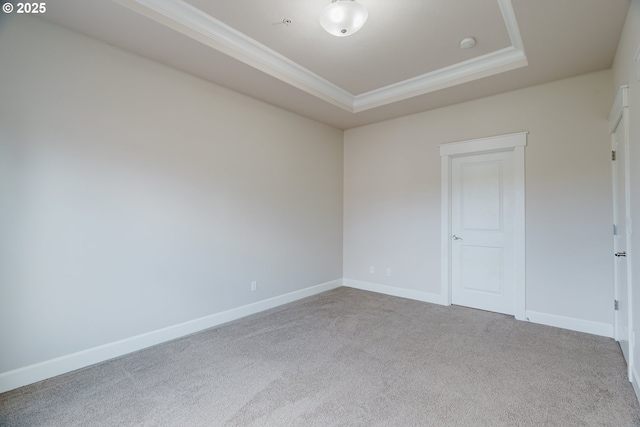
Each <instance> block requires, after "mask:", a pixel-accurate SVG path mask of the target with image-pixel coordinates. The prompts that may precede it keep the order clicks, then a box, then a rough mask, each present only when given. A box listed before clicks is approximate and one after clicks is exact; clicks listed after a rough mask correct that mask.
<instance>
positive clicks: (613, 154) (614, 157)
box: [611, 151, 616, 160]
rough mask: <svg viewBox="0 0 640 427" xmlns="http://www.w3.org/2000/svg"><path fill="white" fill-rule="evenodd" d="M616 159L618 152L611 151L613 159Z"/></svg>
mask: <svg viewBox="0 0 640 427" xmlns="http://www.w3.org/2000/svg"><path fill="white" fill-rule="evenodd" d="M615 159H616V152H615V151H612V152H611V160H615Z"/></svg>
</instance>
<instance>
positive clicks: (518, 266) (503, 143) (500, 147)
mask: <svg viewBox="0 0 640 427" xmlns="http://www.w3.org/2000/svg"><path fill="white" fill-rule="evenodd" d="M527 134H528V132H518V133H512V134H507V135H499V136H493V137H488V138H479V139H472V140H467V141H460V142H452V143H448V144H441V145H440V156H441V158H440V169H441V171H440V183H441V190H440V191H441V193H440V203H441V206H440V215H441V217H440V222H441V227H440V228H441V232H440V239H441V240H440V251H441V262H440V280H441V282H440V288H441V293H442V295H444V296H445V297H446V304H447V305H451V200H450V195H451V158H452V157H454V156H458V155H464V154H470V153H483V152H490V151H506V150H513V152H514V158H513V160H514V186H515V190H516V194H515V200H514V202H515V211H514V251H515V253H514V268H515V283H514V286H515V289H514V316H515V318H516V319H518V320H525V317H526V316H525V311H526V292H525V290H526V275H525V273H526V257H525V255H526V254H525V246H526V245H525V237H526V236H525V161H524V147H525V146H526V145H527Z"/></svg>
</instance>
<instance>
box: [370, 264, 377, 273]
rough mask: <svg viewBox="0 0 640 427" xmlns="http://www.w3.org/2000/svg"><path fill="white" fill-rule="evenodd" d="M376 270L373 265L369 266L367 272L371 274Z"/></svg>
mask: <svg viewBox="0 0 640 427" xmlns="http://www.w3.org/2000/svg"><path fill="white" fill-rule="evenodd" d="M375 272H376V269H375V268H373V265H372V266H371V267H369V273H371V274H373V273H375Z"/></svg>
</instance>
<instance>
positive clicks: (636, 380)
mask: <svg viewBox="0 0 640 427" xmlns="http://www.w3.org/2000/svg"><path fill="white" fill-rule="evenodd" d="M631 385H632V386H633V391H634V392H635V393H636V399H638V403H640V377H638V372H637V371H636V368H635V367H633V368H631Z"/></svg>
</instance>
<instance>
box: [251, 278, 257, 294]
mask: <svg viewBox="0 0 640 427" xmlns="http://www.w3.org/2000/svg"><path fill="white" fill-rule="evenodd" d="M256 289H258V282H256V281H255V280H254V281H253V282H251V292H255V290H256Z"/></svg>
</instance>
